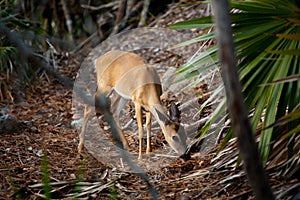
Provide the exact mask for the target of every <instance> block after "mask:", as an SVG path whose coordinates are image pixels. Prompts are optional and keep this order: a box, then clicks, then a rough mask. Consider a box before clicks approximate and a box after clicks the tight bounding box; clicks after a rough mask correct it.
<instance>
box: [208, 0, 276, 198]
mask: <svg viewBox="0 0 300 200" xmlns="http://www.w3.org/2000/svg"><path fill="white" fill-rule="evenodd" d="M212 5H213V6H212V8H213V13H214V15H215V24H216V31H217V40H218V46H219V61H220V64H221V68H222V70H221V71H222V78H223V81H224V85H225V91H226V97H227V106H228V111H229V114H230V117H231V121H232V127H233V130H234V132H235V134H236V136H237V138H238V144H239V149H240V153H241V156H242V158H243V161H244V167H245V170H246V172H247V176H248V180H249V182H250V184H251V186H252V189H253V191H254V193H255V196H256V199H258V200H266V199H274V196H273V194H272V191H271V189H270V186H269V182H268V179H267V176H266V174H265V171H264V169H263V165H262V162H261V159H260V156H259V153H258V149H257V147H256V143H255V138H254V134H253V131H252V127H251V124H250V121H249V119H248V112H247V109H246V106H245V103H244V100H243V96H242V92H241V91H242V90H241V85H240V82H239V78H238V77H239V76H238V72H237V68H236V60H235V53H234V48H233V38H232V35H233V34H232V30H231V22H230V17H229V7H228V2H227V0H213V1H212Z"/></svg>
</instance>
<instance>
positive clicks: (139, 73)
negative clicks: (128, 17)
mask: <svg viewBox="0 0 300 200" xmlns="http://www.w3.org/2000/svg"><path fill="white" fill-rule="evenodd" d="M94 64H95V70H96V77H97V89H96V92H95V94H94V98H95V102H96V99H97V98H99V97H100V94H104V95H106V96H107V97H109V96H110V94H111V93H112V91H114V92H115V93H116V94H117V96H118V98H117V100H116V101H115V102H114V103H113V105H111V106H110V107H111V110H113V109H114V110H115V112H116V113H117V114H116V116H117V117H116V118H118V117H119V113H120V111H121V109H122V107H123V106H124V105H125V103H126V102H127V101H128V100H131V101H132V102H133V104H134V109H135V115H136V121H137V126H138V140H139V156H138V159H141V158H142V139H143V111H145V113H146V114H145V115H146V121H145V127H146V132H147V146H146V154H149V153H150V152H151V151H152V149H151V121H152V120H151V116H152V115H153V116H154V118H155V119H156V120H157V122H158V124H159V126H160V128H161V129H162V132H163V135H164V137H165V139H166V141H167V142H168V144H169V145H170V146H171V148H172V149H173V150H174V151H175V152H176V153H178V154H180V155H183V154H184V153H185V151H186V148H187V145H186V135H185V133H184V132H182V131H179V128H180V120H179V119H180V116H179V115H180V111H179V109H178V107H177V106H176V105H175V103H174V102H171V106H170V111H169V113H170V115H168V114H167V111H166V109H165V107H164V106H163V104H162V101H161V99H160V97H161V95H162V86H161V82H160V78H159V75H158V74H157V72H156V70H155V67H153V66H151V65H149V64H148V63H147V62H146V61H145V60H144V58H142V57H141V56H139V55H137V54H135V53H133V52H127V51H118V50H112V51H109V52H107V53H105V54H103V55H102V56H100V57H98V58H97V59H96V60H95V63H94ZM95 107H96V112H97V105H96V103H95ZM90 114H91V107H90V105H86V107H85V109H84V117H83V124H82V130H81V132H80V135H79V145H78V152H79V153H80V152H81V151H82V148H83V143H84V133H85V129H86V125H87V122H88V119H89V117H90ZM119 136H120V139H121V141H122V143H123V146H124V148H125V149H129V145H128V142H127V140H126V138H125V136H124V134H123V132H122V131H119Z"/></svg>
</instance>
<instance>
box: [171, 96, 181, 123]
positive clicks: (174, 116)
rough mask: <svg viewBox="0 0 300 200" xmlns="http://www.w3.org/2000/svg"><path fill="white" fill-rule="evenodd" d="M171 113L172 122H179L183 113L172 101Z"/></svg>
mask: <svg viewBox="0 0 300 200" xmlns="http://www.w3.org/2000/svg"><path fill="white" fill-rule="evenodd" d="M169 113H170V119H171V120H172V121H174V122H179V119H180V114H181V112H180V110H179V109H178V107H177V105H176V104H175V103H174V101H171V105H170V109H169Z"/></svg>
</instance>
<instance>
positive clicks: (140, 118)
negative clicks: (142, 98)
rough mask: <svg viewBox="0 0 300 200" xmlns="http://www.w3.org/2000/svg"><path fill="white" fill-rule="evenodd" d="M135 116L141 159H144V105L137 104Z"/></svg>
mask: <svg viewBox="0 0 300 200" xmlns="http://www.w3.org/2000/svg"><path fill="white" fill-rule="evenodd" d="M135 115H136V121H137V124H138V129H139V157H138V159H141V158H142V144H143V116H142V105H141V104H139V103H135Z"/></svg>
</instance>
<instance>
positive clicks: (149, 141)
mask: <svg viewBox="0 0 300 200" xmlns="http://www.w3.org/2000/svg"><path fill="white" fill-rule="evenodd" d="M146 130H147V149H146V153H147V154H149V153H150V152H151V112H149V111H148V112H146Z"/></svg>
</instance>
